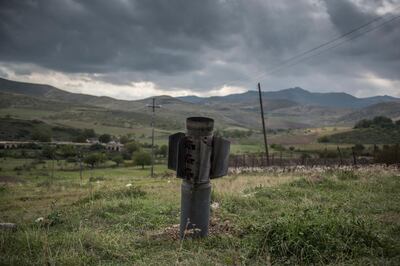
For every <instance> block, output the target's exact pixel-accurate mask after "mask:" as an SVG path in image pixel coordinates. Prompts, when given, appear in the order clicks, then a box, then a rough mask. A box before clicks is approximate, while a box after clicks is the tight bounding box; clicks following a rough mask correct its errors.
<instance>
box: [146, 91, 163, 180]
mask: <svg viewBox="0 0 400 266" xmlns="http://www.w3.org/2000/svg"><path fill="white" fill-rule="evenodd" d="M147 107H151V109H152V112H153V113H152V116H151V177H154V122H155V113H156V108H161V106H160V105H156V98H153V104H152V105H147Z"/></svg>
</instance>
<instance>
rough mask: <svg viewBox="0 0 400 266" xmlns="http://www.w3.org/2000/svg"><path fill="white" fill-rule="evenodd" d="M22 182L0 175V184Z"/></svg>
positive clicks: (13, 177)
mask: <svg viewBox="0 0 400 266" xmlns="http://www.w3.org/2000/svg"><path fill="white" fill-rule="evenodd" d="M22 182H23V181H22V180H21V179H20V178H18V177H16V176H5V175H0V183H22Z"/></svg>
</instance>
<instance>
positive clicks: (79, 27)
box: [0, 0, 232, 73]
mask: <svg viewBox="0 0 400 266" xmlns="http://www.w3.org/2000/svg"><path fill="white" fill-rule="evenodd" d="M222 8H223V5H221V4H216V2H214V1H212V0H208V1H185V0H181V1H108V0H103V1H80V2H78V1H72V0H70V1H53V0H49V1H42V0H40V1H39V0H38V1H2V2H1V8H0V10H1V11H0V19H1V22H0V23H1V24H0V25H1V28H0V29H1V30H0V32H1V33H0V34H1V37H2V42H1V44H0V56H1V58H2V60H8V61H21V62H33V63H37V64H40V65H42V66H45V67H49V68H53V69H58V70H62V71H71V72H109V71H116V70H119V69H127V70H135V71H147V70H155V71H160V72H167V73H170V72H179V71H183V70H188V69H196V68H201V67H202V65H203V62H202V59H201V57H200V56H197V57H196V56H193V55H196V54H200V53H202V50H203V48H204V47H216V48H223V47H224V45H226V44H224V39H223V38H222V37H221V36H222V35H223V34H224V35H225V34H227V33H228V34H229V31H231V30H232V29H229V28H228V27H226V26H225V25H226V24H225V23H223V22H224V21H226V20H227V19H228V18H227V17H225V15H229V14H228V12H225V10H222Z"/></svg>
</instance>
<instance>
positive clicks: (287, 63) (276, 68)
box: [222, 6, 400, 86]
mask: <svg viewBox="0 0 400 266" xmlns="http://www.w3.org/2000/svg"><path fill="white" fill-rule="evenodd" d="M399 8H400V6H398V7H396V8H394V9H393V10H391V11H390V12H389V14H388V13H386V14H385V15H381V16H378V17H376V18H374V19H372V20H370V21H368V22H366V23H364V24H362V25H360V26H358V27H356V28H353V29H351V30H349V31H348V32H346V33H344V34H342V35H340V36H338V37H335V38H333V39H332V40H329V41H327V42H324V43H321V44H319V45H317V46H315V47H313V48H311V49H308V50H306V51H303V52H301V53H299V54H297V55H295V56H292V57H290V58H288V59H285V60H284V61H282V62H281V63H279V64H277V65H275V66H274V67H273V68H272V69H270V70H269V71H266V72H264V73H260V74H259V75H258V76H256V77H254V78H253V79H252V81H257V80H260V79H264V78H265V76H267V75H269V74H272V73H276V72H277V71H279V70H282V69H284V68H285V66H287V67H292V66H294V65H297V64H298V63H300V62H303V61H304V60H307V59H310V58H312V57H314V56H318V55H320V54H322V53H324V52H326V51H328V50H330V49H333V48H335V47H337V46H339V45H341V44H343V43H345V42H347V41H351V40H353V39H356V38H358V37H361V36H362V35H364V34H366V33H369V32H371V31H373V30H377V29H379V28H381V27H383V26H384V25H386V24H388V23H390V22H392V21H394V20H396V19H398V18H399V16H395V17H392V18H391V19H389V20H386V21H385V22H383V23H381V24H379V25H378V26H376V27H373V28H372V29H369V30H368V29H367V30H366V31H364V32H362V33H361V34H359V35H356V37H351V35H353V34H355V33H357V32H359V31H361V30H363V29H365V28H367V27H368V26H370V25H371V24H374V23H375V22H377V21H379V20H382V19H384V18H385V17H388V16H389V17H390V16H392V13H393V12H394V11H396V10H397V9H399ZM348 37H350V38H348ZM340 40H344V41H342V42H339V44H336V45H334V46H329V45H330V44H332V43H335V42H337V41H340ZM326 46H328V48H327V49H324V50H322V51H321V52H318V53H316V54H313V52H315V51H318V50H319V49H321V48H324V47H326ZM308 54H311V55H310V56H308V57H305V58H304V56H306V55H308ZM297 59H300V60H297ZM292 62H294V64H290V63H292ZM237 81H239V82H240V81H241V80H236V81H231V82H228V83H231V84H232V83H234V82H237ZM228 83H225V84H222V86H225V85H227V84H228Z"/></svg>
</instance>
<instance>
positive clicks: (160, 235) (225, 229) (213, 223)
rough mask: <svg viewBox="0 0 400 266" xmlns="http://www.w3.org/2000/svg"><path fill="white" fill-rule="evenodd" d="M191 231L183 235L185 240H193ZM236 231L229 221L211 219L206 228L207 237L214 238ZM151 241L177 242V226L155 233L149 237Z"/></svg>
mask: <svg viewBox="0 0 400 266" xmlns="http://www.w3.org/2000/svg"><path fill="white" fill-rule="evenodd" d="M193 233H194V232H193V229H192V230H187V231H186V234H185V239H190V238H193ZM234 233H236V230H235V229H234V227H233V225H232V223H231V221H229V220H224V221H222V220H220V219H219V218H211V220H210V225H209V228H208V235H209V236H215V235H220V234H234ZM150 238H151V239H172V240H179V239H180V238H179V224H174V225H172V226H169V227H166V228H164V229H162V230H160V231H157V232H155V233H153V234H151V235H150Z"/></svg>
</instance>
